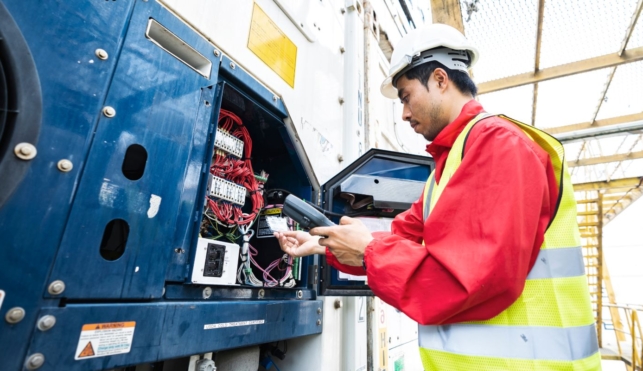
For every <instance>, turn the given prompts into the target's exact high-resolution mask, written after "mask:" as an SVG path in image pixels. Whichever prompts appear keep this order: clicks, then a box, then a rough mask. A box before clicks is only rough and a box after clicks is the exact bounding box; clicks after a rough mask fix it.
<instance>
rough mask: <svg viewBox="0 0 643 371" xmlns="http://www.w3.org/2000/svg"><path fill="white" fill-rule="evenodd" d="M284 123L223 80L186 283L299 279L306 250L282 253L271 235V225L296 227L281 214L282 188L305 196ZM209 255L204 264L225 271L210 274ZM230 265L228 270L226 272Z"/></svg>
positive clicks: (262, 283) (292, 282) (290, 283)
mask: <svg viewBox="0 0 643 371" xmlns="http://www.w3.org/2000/svg"><path fill="white" fill-rule="evenodd" d="M283 125H284V124H283V121H282V120H279V119H278V118H276V117H274V116H273V115H271V114H270V113H269V112H268V111H267V110H266V109H264V108H263V107H261V106H260V105H258V104H257V103H255V102H254V101H253V100H252V99H250V98H249V97H248V96H246V95H245V94H244V93H242V92H240V91H239V90H237V89H235V88H233V87H232V86H230V85H225V87H224V89H223V94H222V101H221V108H220V110H219V112H218V120H217V123H216V130H215V136H214V141H213V142H214V143H213V145H212V148H211V151H212V156H211V157H210V156H208V159H209V160H210V164H209V167H208V169H209V174H207V185H206V190H205V197H204V200H203V203H202V204H203V207H202V212H201V222H200V224H199V226H198V239H197V252H196V253H195V254H194V261H193V268H192V283H195V284H210V285H228V286H232V285H235V286H245V287H271V288H272V287H274V288H295V287H301V286H305V285H306V282H303V279H304V275H303V274H302V271H303V269H302V265H303V263H304V262H302V260H305V258H303V259H302V258H293V257H291V256H289V255H287V254H285V253H284V252H283V251H282V250H281V248H280V246H279V243H278V241H277V239H276V238H275V236H274V232H275V231H276V229H275V228H276V227H275V226H279V228H278V230H298V229H299V226H298V225H297V223H295V222H294V221H292V220H291V219H289V218H287V217H285V216H284V215H282V203H283V200H284V199H285V198H286V196H288V195H289V194H295V195H297V196H298V197H301V198H304V199H306V198H310V196H311V192H312V190H311V188H310V185H309V184H301V181H300V180H298V179H299V178H300V177H298V176H294V174H295V173H297V169H295V164H294V162H295V161H293V156H294V153H293V152H292V150H290V149H289V148H287V147H286V145H285V144H284V140H283V138H282V136H283V135H287V133H286V132H285V131H284V128H283ZM207 246H221V247H220V248H217V249H220V252H218V251H219V250H213V251H212V252H210V251H209V250H208V248H207ZM233 246H235V247H236V248H233ZM210 249H212V247H211V248H210ZM224 252H225V258H223V257H222V255H221V254H223V253H224ZM217 254H219V255H217ZM208 259H210V260H212V262H211V266H210V267H211V269H215V265H216V269H215V270H216V273H217V274H219V273H220V272H219V269H222V270H225V276H226V277H228V279H223V278H221V277H212V276H209V275H208V274H207V272H209V271H208V267H209V266H208V264H210V263H208ZM224 262H225V265H224ZM231 270H234V271H235V272H234V277H232V279H230V278H229V277H230V271H231Z"/></svg>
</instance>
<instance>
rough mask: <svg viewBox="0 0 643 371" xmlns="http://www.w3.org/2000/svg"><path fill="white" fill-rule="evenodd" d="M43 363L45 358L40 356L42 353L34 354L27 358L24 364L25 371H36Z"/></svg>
mask: <svg viewBox="0 0 643 371" xmlns="http://www.w3.org/2000/svg"><path fill="white" fill-rule="evenodd" d="M44 363H45V356H43V355H42V353H35V354H32V355H30V356H29V358H27V362H26V363H25V367H27V370H36V369H38V368H40V366H42V365H43V364H44Z"/></svg>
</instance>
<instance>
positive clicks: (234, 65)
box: [230, 62, 237, 70]
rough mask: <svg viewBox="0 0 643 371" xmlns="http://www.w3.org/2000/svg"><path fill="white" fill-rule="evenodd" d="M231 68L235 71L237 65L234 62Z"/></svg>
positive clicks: (231, 63)
mask: <svg viewBox="0 0 643 371" xmlns="http://www.w3.org/2000/svg"><path fill="white" fill-rule="evenodd" d="M230 68H232V69H233V70H234V69H235V68H237V65H236V64H234V62H230Z"/></svg>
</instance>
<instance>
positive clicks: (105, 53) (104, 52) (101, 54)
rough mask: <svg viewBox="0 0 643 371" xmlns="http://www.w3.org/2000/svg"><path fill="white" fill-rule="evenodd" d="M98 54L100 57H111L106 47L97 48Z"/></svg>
mask: <svg viewBox="0 0 643 371" xmlns="http://www.w3.org/2000/svg"><path fill="white" fill-rule="evenodd" d="M96 56H97V57H98V59H102V60H106V59H107V58H109V54H107V52H106V51H105V50H104V49H96Z"/></svg>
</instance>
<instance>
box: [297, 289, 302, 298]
mask: <svg viewBox="0 0 643 371" xmlns="http://www.w3.org/2000/svg"><path fill="white" fill-rule="evenodd" d="M303 297H304V292H303V291H301V290H297V299H301V298H303Z"/></svg>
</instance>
